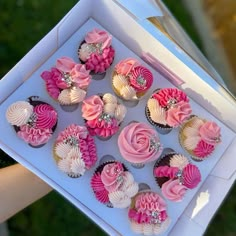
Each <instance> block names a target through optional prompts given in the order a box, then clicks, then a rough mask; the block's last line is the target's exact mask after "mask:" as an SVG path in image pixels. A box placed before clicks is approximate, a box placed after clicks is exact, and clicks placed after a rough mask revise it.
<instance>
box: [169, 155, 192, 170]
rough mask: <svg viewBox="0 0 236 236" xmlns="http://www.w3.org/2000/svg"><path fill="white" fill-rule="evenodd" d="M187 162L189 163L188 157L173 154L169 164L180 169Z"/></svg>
mask: <svg viewBox="0 0 236 236" xmlns="http://www.w3.org/2000/svg"><path fill="white" fill-rule="evenodd" d="M188 164H189V160H188V158H187V157H185V156H183V155H181V154H175V155H173V156H172V157H171V159H170V166H171V167H177V168H179V169H180V170H182V169H183V168H184V167H185V166H186V165H188Z"/></svg>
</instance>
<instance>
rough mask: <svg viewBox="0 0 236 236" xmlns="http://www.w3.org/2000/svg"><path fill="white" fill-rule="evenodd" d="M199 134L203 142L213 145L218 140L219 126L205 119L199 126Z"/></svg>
mask: <svg viewBox="0 0 236 236" xmlns="http://www.w3.org/2000/svg"><path fill="white" fill-rule="evenodd" d="M199 135H200V137H201V138H202V140H203V141H204V142H206V143H208V144H212V145H215V144H216V143H219V142H220V136H221V135H220V127H219V126H218V125H217V124H216V123H215V122H212V121H207V122H205V123H204V124H203V125H202V126H201V127H200V129H199Z"/></svg>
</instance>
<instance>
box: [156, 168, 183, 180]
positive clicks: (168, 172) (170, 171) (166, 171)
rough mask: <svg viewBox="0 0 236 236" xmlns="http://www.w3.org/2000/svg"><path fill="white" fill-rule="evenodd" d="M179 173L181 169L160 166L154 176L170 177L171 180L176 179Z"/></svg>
mask: <svg viewBox="0 0 236 236" xmlns="http://www.w3.org/2000/svg"><path fill="white" fill-rule="evenodd" d="M178 172H179V168H177V167H169V166H159V167H156V168H155V169H154V175H155V176H156V177H168V178H171V179H173V178H176V177H177V173H178Z"/></svg>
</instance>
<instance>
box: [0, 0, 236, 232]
mask: <svg viewBox="0 0 236 236" xmlns="http://www.w3.org/2000/svg"><path fill="white" fill-rule="evenodd" d="M154 4H155V2H152V1H144V0H143V1H141V0H136V1H125V0H120V1H112V0H97V1H93V0H80V2H79V3H78V4H76V5H75V7H74V8H73V9H71V11H70V12H69V13H68V14H67V15H66V16H65V17H64V18H63V19H62V20H61V21H60V22H59V24H58V25H57V26H56V27H55V28H53V29H52V31H51V32H50V33H49V34H48V35H46V36H45V37H44V38H43V39H42V40H41V41H40V42H39V43H38V44H37V45H36V46H35V47H34V48H33V49H32V50H31V51H30V52H29V53H28V54H27V55H26V56H25V57H24V58H23V59H22V60H21V61H20V62H19V63H18V64H17V65H16V66H15V67H14V68H13V69H12V70H11V71H10V72H9V73H8V74H7V75H6V76H5V77H4V78H3V79H2V80H1V81H0V121H1V122H0V130H1V134H0V147H1V148H2V149H3V150H4V151H5V152H7V153H8V154H9V155H10V156H12V157H13V158H14V159H16V160H17V161H18V162H19V163H21V164H22V165H24V166H25V167H27V168H28V169H29V170H31V171H32V172H34V173H35V174H36V175H38V176H39V177H40V178H42V179H43V180H44V181H46V182H47V183H48V184H50V185H51V186H52V187H53V188H54V189H56V190H57V191H58V192H59V193H61V194H62V195H63V196H65V197H66V198H67V199H68V200H69V201H71V202H72V203H73V204H74V205H75V206H76V207H78V208H79V209H80V210H81V211H82V212H84V213H85V214H86V215H87V216H88V217H90V218H91V219H92V220H93V221H94V222H95V223H97V224H98V225H99V226H100V227H101V228H102V229H104V230H105V231H106V232H107V233H108V234H109V235H135V234H134V233H132V232H131V230H130V227H129V222H128V219H127V210H125V209H123V210H119V209H109V208H107V207H105V206H103V205H102V204H100V203H99V202H97V200H96V199H95V198H94V196H93V193H92V191H91V189H90V188H89V187H88V186H89V181H90V178H91V175H92V173H93V171H94V169H95V168H93V169H92V170H91V171H90V172H89V173H86V174H85V175H84V176H83V177H81V178H79V179H71V178H69V177H68V176H66V175H64V174H63V173H61V172H60V171H59V170H58V169H57V167H56V165H55V162H54V160H53V158H52V155H51V153H52V145H53V140H55V137H56V136H57V134H58V133H59V132H60V131H61V130H63V129H64V128H65V127H66V126H67V125H69V124H71V123H77V124H80V125H81V124H83V120H82V119H81V114H80V109H77V110H76V111H74V112H72V113H68V112H67V113H66V112H64V111H63V110H61V108H60V106H59V105H58V104H56V103H55V102H54V101H52V99H51V98H50V97H49V96H48V95H47V93H46V91H45V89H44V84H43V81H42V80H41V78H40V74H41V73H42V71H44V70H48V69H50V68H51V67H52V66H53V65H54V64H55V61H56V59H57V58H59V57H61V56H69V57H71V58H73V59H74V60H75V61H77V60H78V59H77V48H78V45H79V44H80V42H81V41H82V40H83V37H84V35H85V34H86V33H87V32H88V31H89V30H92V29H93V28H95V27H98V28H104V29H105V30H107V31H108V32H109V33H111V34H112V35H113V43H112V45H113V46H114V48H115V49H116V56H115V60H114V63H113V66H114V65H115V64H116V63H117V62H118V61H119V60H121V59H124V58H127V57H136V58H138V59H139V60H143V63H147V64H146V66H147V67H149V68H150V70H152V72H153V74H154V76H155V81H154V85H153V87H152V88H153V90H154V89H155V88H157V87H178V88H180V89H182V90H183V91H185V92H186V93H187V94H188V96H189V97H190V98H191V105H192V107H193V112H194V114H197V115H199V116H202V117H205V118H208V119H210V120H214V121H216V122H217V123H218V124H219V125H220V126H221V128H222V143H221V145H220V147H219V148H217V150H216V152H215V153H214V156H213V157H211V158H209V159H207V160H206V161H204V162H202V163H197V164H196V165H197V166H198V167H199V169H200V171H201V173H202V182H201V183H200V185H199V186H198V187H197V188H196V189H194V190H191V191H189V192H188V193H187V195H186V197H185V199H184V201H183V202H181V203H171V202H169V201H167V202H168V206H169V207H168V212H169V215H170V217H171V219H172V222H171V225H170V227H169V229H168V230H167V232H166V233H164V234H163V235H179V232H181V235H189V234H190V233H191V235H200V234H203V232H204V231H205V229H206V227H207V225H208V223H209V221H210V219H211V218H212V216H213V214H214V213H215V211H216V210H217V208H218V206H219V205H220V203H221V202H222V200H223V199H224V197H225V195H226V194H227V192H228V190H229V189H230V187H231V186H232V184H233V182H234V180H235V178H236V173H235V166H236V165H235V164H236V161H235V158H234V156H233V155H232V153H234V152H235V151H236V138H235V137H236V123H235V122H234V118H235V117H236V106H235V101H234V100H233V99H232V98H231V97H230V96H229V95H228V94H227V93H226V92H225V90H224V89H223V88H222V87H221V86H220V85H219V84H218V83H217V82H216V81H214V80H213V79H212V78H211V76H210V75H209V74H207V73H206V72H205V71H204V70H203V69H202V67H200V66H199V65H198V64H197V63H196V62H195V61H193V60H192V59H191V58H190V57H189V55H188V54H186V53H185V52H184V51H183V50H182V49H181V48H180V47H179V46H178V45H176V44H175V43H174V42H173V41H172V40H170V39H169V38H168V37H167V36H166V35H165V34H163V33H162V32H161V31H160V30H159V29H157V28H156V27H155V25H154V24H153V23H152V22H151V21H150V20H148V19H147V18H149V17H156V16H161V15H162V11H161V9H160V8H158V6H157V5H154ZM113 66H112V67H111V68H110V69H109V70H108V71H107V74H106V79H104V80H102V81H93V82H92V85H91V86H90V88H89V92H88V96H89V95H92V94H97V93H100V92H109V91H110V92H112V90H111V84H110V82H109V79H110V78H111V73H112V68H113ZM29 88H30V89H29ZM98 88H99V90H98ZM150 93H151V91H150V92H149V93H148V94H147V95H145V97H144V99H143V100H141V101H140V103H139V104H138V106H136V107H134V108H130V111H129V112H128V115H127V118H126V120H125V122H124V123H123V124H122V127H124V126H125V125H126V124H128V123H129V122H130V121H132V120H134V119H135V120H137V117H139V118H138V120H139V121H143V122H146V118H145V115H144V109H143V108H144V106H145V103H146V100H147V98H148V97H149V96H150ZM31 95H38V96H40V97H41V98H43V99H44V100H45V101H46V102H48V103H50V104H52V105H53V106H54V107H55V108H56V109H57V110H58V113H59V123H58V127H57V130H56V132H55V134H54V138H53V139H52V140H51V141H50V142H49V143H48V144H47V145H46V146H44V147H43V148H40V149H32V148H30V147H29V146H28V145H27V144H25V143H24V142H23V141H22V140H20V139H19V138H17V137H16V135H15V133H14V131H13V129H12V127H10V125H9V124H8V123H7V121H6V119H5V112H6V109H7V107H8V106H9V105H10V104H11V103H13V102H15V101H18V100H25V99H26V98H27V97H29V96H31ZM61 117H63V118H61ZM117 136H118V135H115V136H114V137H112V139H110V140H109V141H106V143H105V145H106V148H102V147H104V142H103V141H100V140H97V139H96V144H97V147H98V156H99V157H101V156H103V155H106V154H111V155H113V156H115V157H116V158H117V159H119V160H122V158H121V156H120V155H119V152H118V148H117V144H116V142H117ZM160 137H161V141H162V143H163V144H164V146H165V147H170V148H172V149H174V150H176V151H177V152H182V153H184V152H183V150H182V149H181V147H180V145H179V144H178V143H177V142H176V140H178V130H174V131H172V132H171V134H168V135H160ZM152 165H153V164H148V165H146V166H145V167H144V168H143V169H142V170H137V169H134V168H133V169H132V167H130V169H131V171H132V173H133V174H134V177H135V179H136V180H137V181H138V182H147V183H148V184H149V186H150V187H151V188H152V190H154V191H157V192H159V193H160V190H159V189H158V188H157V186H156V184H155V181H154V179H153V177H152V168H153V166H152ZM219 190H220V191H219ZM111 214H113V215H114V216H115V217H110V215H111Z"/></svg>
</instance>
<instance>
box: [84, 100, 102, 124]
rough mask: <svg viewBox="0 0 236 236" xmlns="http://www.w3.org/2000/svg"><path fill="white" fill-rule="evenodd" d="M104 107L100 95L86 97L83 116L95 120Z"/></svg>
mask: <svg viewBox="0 0 236 236" xmlns="http://www.w3.org/2000/svg"><path fill="white" fill-rule="evenodd" d="M103 107H104V104H103V101H102V99H101V98H100V97H99V96H97V95H93V96H91V97H89V98H86V99H85V100H84V101H83V103H82V117H83V118H84V119H86V120H94V119H96V118H98V117H99V116H100V115H101V114H102V111H103Z"/></svg>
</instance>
